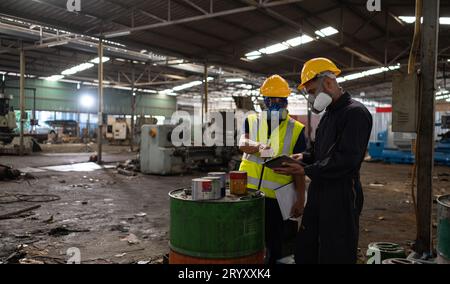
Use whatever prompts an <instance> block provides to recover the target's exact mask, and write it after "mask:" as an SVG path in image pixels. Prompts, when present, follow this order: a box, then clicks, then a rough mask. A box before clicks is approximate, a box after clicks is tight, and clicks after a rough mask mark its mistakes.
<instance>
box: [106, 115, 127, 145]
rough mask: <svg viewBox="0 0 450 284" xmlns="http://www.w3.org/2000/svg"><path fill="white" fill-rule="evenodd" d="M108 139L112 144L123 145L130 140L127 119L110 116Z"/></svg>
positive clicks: (107, 131) (107, 130)
mask: <svg viewBox="0 0 450 284" xmlns="http://www.w3.org/2000/svg"><path fill="white" fill-rule="evenodd" d="M106 138H107V139H108V140H109V141H110V142H115V143H121V142H124V141H125V140H127V138H128V125H127V120H126V119H125V118H117V117H113V116H108V124H107V127H106Z"/></svg>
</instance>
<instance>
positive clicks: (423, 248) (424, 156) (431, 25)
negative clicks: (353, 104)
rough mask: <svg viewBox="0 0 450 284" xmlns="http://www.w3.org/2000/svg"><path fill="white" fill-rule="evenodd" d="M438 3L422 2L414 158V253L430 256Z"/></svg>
mask: <svg viewBox="0 0 450 284" xmlns="http://www.w3.org/2000/svg"><path fill="white" fill-rule="evenodd" d="M439 2H440V0H427V1H423V29H422V49H421V83H422V84H421V94H420V102H419V113H420V115H419V117H420V120H419V122H418V123H419V129H420V131H419V133H418V139H419V141H420V142H419V145H418V156H417V165H418V168H417V209H418V213H419V216H418V224H417V228H418V234H417V237H418V239H417V242H416V252H417V253H419V254H427V255H431V253H432V249H433V246H432V228H431V224H432V222H431V213H432V196H433V154H434V122H435V93H436V69H437V54H438V50H437V48H438V33H439Z"/></svg>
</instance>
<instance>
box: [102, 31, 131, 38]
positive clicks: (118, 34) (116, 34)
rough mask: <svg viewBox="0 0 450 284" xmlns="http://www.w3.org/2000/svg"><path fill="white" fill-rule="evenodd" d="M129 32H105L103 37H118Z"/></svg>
mask: <svg viewBox="0 0 450 284" xmlns="http://www.w3.org/2000/svg"><path fill="white" fill-rule="evenodd" d="M129 34H131V32H130V31H122V32H112V33H108V34H105V38H112V37H119V36H127V35H129Z"/></svg>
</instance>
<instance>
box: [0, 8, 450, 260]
mask: <svg viewBox="0 0 450 284" xmlns="http://www.w3.org/2000/svg"><path fill="white" fill-rule="evenodd" d="M366 2H368V3H366ZM378 5H379V6H378ZM419 19H421V21H419ZM314 58H327V59H328V60H329V62H332V63H333V64H335V65H336V66H337V68H338V69H339V70H340V71H341V72H339V74H338V73H336V72H335V74H336V75H337V76H335V75H333V74H331V75H330V74H329V73H327V74H326V76H324V78H325V77H326V78H325V79H323V80H322V79H320V80H318V78H322V77H320V76H317V77H314V78H313V79H311V81H309V83H313V84H316V82H318V81H320V82H322V81H326V82H337V84H339V85H338V86H340V87H341V88H342V90H344V91H345V92H346V93H345V94H347V93H348V94H350V95H351V98H352V99H353V101H352V102H353V104H355V105H358V106H359V107H360V108H365V109H367V111H368V112H367V113H370V116H371V118H372V127H371V130H370V129H369V134H370V137H368V140H367V143H366V141H364V143H363V144H364V145H363V146H364V147H363V148H364V149H363V151H364V157H363V158H362V159H361V161H359V162H358V163H357V164H358V166H359V163H360V162H362V163H361V168H360V171H359V174H357V176H359V179H360V183H361V187H362V192H363V194H364V205H363V207H362V211H361V213H360V215H359V226H358V228H357V229H358V233H357V235H358V237H359V240H358V242H357V247H356V248H355V249H356V250H357V251H356V260H355V262H356V263H359V264H364V263H383V264H396V263H408V264H416V263H450V77H449V76H450V2H449V1H443V0H441V1H439V0H427V1H424V0H415V1H414V0H380V1H365V0H315V1H313V0H229V1H228V0H227V1H222V0H152V1H145V0H129V1H119V0H89V1H88V0H69V1H67V0H2V1H0V141H1V142H0V263H3V264H10V263H14V264H18V263H20V264H64V263H74V262H75V263H92V264H135V263H138V264H167V263H176V264H195V263H198V264H203V263H205V264H261V263H268V259H269V255H270V258H273V257H274V255H275V253H273V252H272V247H270V246H269V247H268V245H267V243H268V240H269V239H271V238H272V237H267V236H268V235H267V233H266V232H265V229H266V230H267V229H268V230H275V229H274V228H273V227H271V225H268V224H269V223H268V222H271V221H270V218H273V217H272V216H273V215H272V216H270V218H268V216H267V214H268V213H267V210H269V209H268V204H270V203H268V201H267V200H268V199H271V198H270V194H269V192H275V191H276V190H275V191H274V190H272V191H270V190H267V191H265V190H262V188H261V187H264V186H265V185H264V184H270V182H271V181H272V182H273V181H276V180H277V179H278V180H277V182H278V184H280V183H281V182H282V181H284V180H287V181H290V182H292V180H294V181H295V182H294V183H291V184H296V185H298V183H297V182H298V180H297V177H296V176H293V175H292V176H291V175H284V176H283V175H280V174H276V173H274V172H273V171H272V170H269V169H268V167H269V165H267V167H266V166H262V165H261V164H258V162H250V161H253V160H252V157H253V158H255V159H254V161H258V160H261V159H262V158H261V157H264V156H263V152H265V150H267V149H263V150H257V151H256V152H258V151H260V152H258V153H254V154H253V153H252V154H248V153H246V152H245V151H244V150H243V147H242V144H240V140H241V138H242V136H241V135H245V132H246V133H247V134H248V132H252V130H255V131H261V129H255V128H254V126H253V125H252V123H251V121H253V120H252V117H255V118H256V117H259V115H260V114H264V113H270V107H269V106H268V103H267V102H268V101H277V100H276V99H273V96H272V95H270V96H266V95H265V93H264V91H265V89H264V86H266V85H267V84H268V83H270V82H271V81H270V80H271V79H274V78H275V79H279V77H278V76H275V77H271V76H273V75H279V76H280V77H282V78H284V80H282V79H280V80H282V82H287V84H288V85H289V89H290V92H289V94H286V95H284V96H281V97H283V98H284V97H287V101H288V106H287V109H288V113H289V117H290V118H289V119H280V121H281V124H280V126H279V127H280V131H277V132H272V134H273V135H271V137H270V139H269V140H270V141H273V140H275V139H272V136H275V134H274V133H276V134H278V135H282V133H285V135H286V136H285V137H283V138H280V140H284V142H282V143H284V145H285V146H286V145H288V143H287V142H286V141H291V140H292V139H294V138H292V136H293V135H294V136H295V135H296V136H295V139H297V136H298V137H300V136H302V137H304V141H303V143H304V144H305V145H304V146H305V148H304V149H303V151H305V150H306V148H311V147H312V148H314V146H315V145H316V144H319V142H320V143H322V144H323V143H324V140H325V139H330V137H331V136H332V135H331V134H329V133H324V132H327V131H322V132H321V131H320V130H321V129H324V127H326V123H328V125H331V123H333V122H330V120H332V119H335V120H336V119H341V118H339V117H338V118H330V117H327V119H326V120H325V119H324V120H321V119H322V117H324V116H326V115H328V113H332V112H333V111H336V110H335V109H336V108H337V107H334V108H333V105H336V104H338V103H339V101H337V102H336V101H333V102H332V103H331V105H330V106H329V107H328V108H327V109H326V111H324V112H320V113H319V112H318V111H314V107H315V106H316V104H317V100H318V97H319V95H317V94H316V95H317V97H316V101H315V103H314V105H312V104H311V101H310V99H308V98H307V96H306V94H305V93H306V92H305V90H307V89H308V88H309V87H308V84H307V85H306V86H305V89H301V88H300V89H299V88H298V85H299V84H300V83H301V82H303V81H302V80H304V76H306V75H305V72H303V73H302V70H303V71H304V70H308V68H309V67H308V66H309V65H308V63H309V62H311V61H310V60H311V59H314ZM305 63H306V64H305ZM327 70H328V71H333V70H331V69H327ZM322 71H324V70H322ZM318 74H319V73H317V74H316V75H318ZM333 76H334V77H333ZM268 78H269V79H268ZM317 80H318V81H317ZM323 91H324V90H320V92H323ZM320 94H324V93H320ZM344 96H345V95H344ZM268 97H269V99H268ZM270 97H272V98H270ZM275 97H277V96H275ZM311 97H313V96H311V95H310V97H309V98H311ZM270 99H272V100H270ZM330 100H331V99H330ZM339 100H341V99H339ZM349 100H350V99H349ZM268 109H269V112H268ZM247 112H254V113H256V116H252V115H250V116H248V117H247V118H246V117H243V116H242V115H241V116H239V114H245V113H247ZM180 114H181V116H183V115H184V118H185V119H181V120H180ZM187 118H189V119H190V120H189V121H191V124H190V125H191V126H192V127H191V128H189V129H188V130H187V131H184V132H182V134H180V135H174V133H176V131H177V129H178V128H179V127H180V123H181V121H183V123H184V122H186V121H188V120H187ZM213 118H214V119H213ZM235 118H236V119H235ZM244 120H245V121H246V123H244ZM256 121H260V120H258V119H256ZM285 121H286V124H288V126H286V125H285V124H284V122H285ZM260 122H261V121H260ZM291 122H292V125H295V126H292V127H290V126H291V125H290V124H289V123H291ZM319 123H321V125H320V127H318V125H319ZM353 123H354V124H355V122H354V121H353ZM255 124H256V122H255ZM349 124H350V122H349ZM283 125H284V127H287V130H286V128H283ZM300 125H301V129H302V130H301V131H300V130H298V129H297V128H296V127H300ZM352 125H353V124H352ZM212 126H216V128H214V129H215V131H214V133H213V134H212V135H211V136H210V137H212V138H213V140H214V141H215V142H216V143H215V144H214V143H208V141H206V140H207V139H202V138H205V137H206V136H207V135H208V129H211V127H212ZM246 128H247V129H246ZM248 129H250V130H248ZM283 129H284V130H283ZM296 129H297V130H298V131H297V130H296ZM325 129H327V128H325ZM328 129H329V128H328ZM316 130H317V132H316ZM296 131H297V132H296ZM335 131H336V130H335ZM337 131H338V132H339V130H337ZM352 131H353V132H352ZM348 132H352V137H346V138H344V137H342V136H344V135H345V134H342V135H340V134H339V133H337V134H336V135H335V136H336V137H337V138H336V137H335V138H333V139H335V140H333V141H329V144H326V145H331V144H333V143H334V144H333V146H334V145H336V147H335V148H334V147H331V148H330V151H328V153H327V154H330V152H331V154H330V157H329V160H330V161H331V162H333V159H338V158H337V157H338V156H339V153H336V152H339V151H343V150H342V149H349V148H351V149H356V148H357V146H356V143H357V142H356V141H357V140H358V139H357V136H358V135H360V133H361V129H354V130H347V131H343V133H348ZM320 135H322V136H320ZM324 135H325V136H324ZM327 135H328V136H327ZM257 136H258V137H260V136H261V135H260V132H258V135H257ZM289 137H290V138H289ZM317 137H320V138H321V139H317V140H318V141H316V138H317ZM341 137H342V139H341ZM175 138H180V139H182V140H183V141H184V142H186V141H188V143H185V144H183V145H181V146H180V145H179V144H177V143H176V141H174V140H177V139H175ZM198 139H200V142H198ZM258 139H260V138H258ZM289 139H291V140H289ZM344 139H345V140H344ZM178 140H179V139H178ZM194 140H195V143H194ZM202 140H203V142H202ZM191 141H192V143H191ZM255 141H256V140H255ZM292 141H294V142H292V148H293V149H294V150H292V149H290V151H291V152H289V149H288V152H289V154H293V153H295V149H297V148H296V147H297V145H296V147H294V146H293V145H294V144H296V143H295V140H292ZM298 141H300V140H298ZM298 141H297V143H298ZM343 141H346V142H345V143H347V145H339V144H340V143H341V144H343ZM353 141H355V142H353ZM256 142H258V143H262V142H261V141H260V140H258V141H256ZM256 142H255V143H256ZM316 142H317V143H316ZM327 143H328V142H327ZM352 143H355V145H353V144H352ZM269 144H270V143H268V145H269ZM322 144H321V145H322ZM259 145H260V144H258V146H259ZM286 148H288V147H286ZM270 150H272V149H270ZM318 150H319V149H317V147H316V148H315V151H316V152H317V151H318ZM243 151H244V152H245V153H244V154H243ZM284 151H285V150H283V151H282V149H281V147H280V150H279V151H278V154H286V153H287V152H286V153H285V152H284ZM292 151H294V152H292ZM303 151H300V152H303ZM322 151H324V150H323V149H322ZM272 152H273V151H272ZM276 152H277V150H275V153H272V155H271V157H272V158H273V157H274V156H278V155H277V153H276ZM282 152H283V153H282ZM260 155H261V156H260ZM344 159H347V157H345V158H344ZM348 159H350V158H348ZM264 161H267V159H266V160H264ZM316 162H317V160H316ZM319 162H320V161H319ZM336 163H337V162H336ZM337 164H339V163H337ZM348 164H350V162H349V163H345V162H343V163H342V166H343V167H344V168H338V167H337V166H336V169H334V170H335V172H336V173H339V172H340V171H342V172H344V171H345V167H348ZM302 165H303V164H302ZM358 166H356V168H357V167H358ZM261 168H262V171H261ZM301 168H302V170H304V175H301V176H302V177H303V176H305V175H306V176H305V183H306V189H308V185H310V184H315V185H316V186H315V188H313V186H311V187H310V191H308V190H307V194H306V195H307V197H308V196H309V195H310V194H314V192H312V191H313V190H316V191H318V192H326V190H324V189H322V188H320V186H318V184H329V183H330V181H326V180H322V179H321V178H320V175H318V176H319V178H317V177H315V178H313V177H312V176H311V175H310V174H309V171H308V170H307V168H308V165H304V167H303V166H302V167H301ZM257 170H259V171H261V174H259V172H258V174H257V176H254V172H255V171H257ZM264 171H265V172H264ZM206 176H208V177H210V178H209V179H208V178H207V177H206ZM255 178H256V181H255V182H256V184H255V186H256V188H255V187H253V188H252V187H251V186H247V183H248V184H249V185H250V184H251V183H252V180H255ZM258 178H259V183H258ZM340 178H342V176H341V177H340ZM323 179H326V178H325V177H324V178H323ZM337 179H338V180H339V177H338V178H337ZM337 183H339V182H336V184H337ZM284 184H286V183H284ZM206 187H207V188H208V190H206V191H205V188H206ZM255 189H256V190H255ZM320 190H322V191H320ZM330 190H331V189H330ZM348 190H349V192H350V190H351V189H350V188H348ZM261 192H262V193H264V194H261ZM279 192H280V193H278V192H277V199H273V198H272V200H275V202H276V200H278V203H273V204H275V205H276V204H279V208H278V207H277V206H278V205H276V206H275V209H274V210H275V211H276V210H278V211H277V212H281V213H282V214H284V213H283V212H284V211H282V210H283V206H287V205H286V204H282V199H281V197H280V196H281V194H283V193H282V191H281V190H280V191H279ZM278 194H280V196H279V195H278ZM324 194H325V193H324ZM274 196H275V193H274ZM293 196H294V197H295V194H294V195H293ZM355 196H356V195H355ZM311 199H312V197H311ZM307 200H308V202H307V203H306V207H305V208H304V209H305V211H304V213H305V215H306V214H308V210H313V209H308V206H309V208H312V207H313V205H311V204H309V203H310V202H309V199H307ZM355 200H356V197H355ZM289 202H291V200H288V201H286V200H285V203H289ZM336 202H337V201H336ZM296 204H297V203H296ZM308 204H309V205H308ZM291 206H292V203H291ZM289 208H290V207H289ZM336 208H337V207H336ZM336 208H334V207H330V208H329V209H328V210H330V212H328V213H324V214H325V215H327V214H328V215H330V214H337V215H340V214H344V213H345V212H339V211H336V212H331V211H332V210H336ZM271 210H272V209H271ZM320 210H322V211H324V210H325V211H326V210H327V209H326V208H325V209H324V208H321V209H320ZM279 214H280V213H279ZM300 215H301V214H300ZM303 217H304V216H303ZM280 218H283V219H285V221H282V224H283V226H282V227H280V228H282V229H281V230H279V231H277V232H276V233H277V234H278V237H279V239H280V240H279V241H280V246H281V252H280V253H279V255H277V257H276V259H274V260H273V261H274V262H275V263H278V264H292V263H295V262H299V261H298V258H297V255H296V254H297V253H299V254H302V251H301V250H300V252H299V249H298V242H299V238H298V234H299V230H300V231H301V227H302V226H301V222H302V217H299V218H294V217H293V216H287V217H286V218H285V216H284V215H280ZM305 219H306V217H305ZM280 220H281V219H280ZM280 222H281V221H280ZM305 222H306V221H305ZM328 223H329V222H328ZM320 226H322V227H323V226H327V222H326V221H325V222H324V223H321V224H319V227H320ZM335 226H336V227H337V226H338V225H335ZM325 231H326V229H325ZM272 234H273V232H272ZM319 234H320V233H319ZM269 235H270V234H269ZM268 238H269V239H268ZM333 241H334V240H331V241H330V242H331V243H333ZM303 242H305V240H303ZM324 243H325V242H324ZM303 245H305V244H303ZM330 246H331V247H332V245H330ZM328 249H330V248H326V245H323V247H322V248H321V249H320V248H319V249H318V251H320V252H319V254H321V255H322V253H324V254H325V255H327V254H328V253H330V252H329V251H326V252H323V251H325V250H328ZM330 250H332V248H331V249H330ZM269 252H272V254H270V253H269ZM330 254H332V253H330ZM336 254H337V253H336ZM333 257H334V258H330V259H333V260H334V261H331V262H347V260H348V258H347V256H345V255H339V254H337V255H334V256H333ZM325 259H327V258H326V257H323V258H322V262H324V260H325ZM319 262H320V261H319Z"/></svg>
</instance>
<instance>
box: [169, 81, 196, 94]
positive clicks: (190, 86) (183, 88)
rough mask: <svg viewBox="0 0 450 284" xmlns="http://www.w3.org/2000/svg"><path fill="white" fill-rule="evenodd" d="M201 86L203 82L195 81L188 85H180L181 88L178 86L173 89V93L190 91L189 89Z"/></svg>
mask: <svg viewBox="0 0 450 284" xmlns="http://www.w3.org/2000/svg"><path fill="white" fill-rule="evenodd" d="M201 84H203V82H202V81H193V82H189V83H186V84H183V85H180V86H176V87H174V88H173V89H172V91H175V92H176V91H181V90H185V89H189V88H192V87H195V86H198V85H201Z"/></svg>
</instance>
